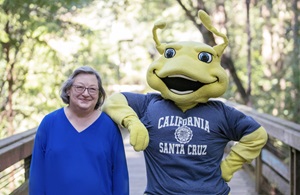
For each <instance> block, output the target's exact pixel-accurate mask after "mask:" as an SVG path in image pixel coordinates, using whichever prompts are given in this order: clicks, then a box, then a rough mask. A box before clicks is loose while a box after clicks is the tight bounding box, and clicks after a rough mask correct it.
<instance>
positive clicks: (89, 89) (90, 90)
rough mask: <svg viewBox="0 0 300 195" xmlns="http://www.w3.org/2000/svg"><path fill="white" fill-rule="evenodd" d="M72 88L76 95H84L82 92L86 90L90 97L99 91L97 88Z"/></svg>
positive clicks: (74, 86) (75, 86)
mask: <svg viewBox="0 0 300 195" xmlns="http://www.w3.org/2000/svg"><path fill="white" fill-rule="evenodd" d="M72 87H73V88H74V90H75V92H77V93H84V91H85V90H87V91H88V93H89V94H90V95H96V94H97V93H98V91H99V89H97V88H94V87H90V88H89V87H84V86H81V85H72Z"/></svg>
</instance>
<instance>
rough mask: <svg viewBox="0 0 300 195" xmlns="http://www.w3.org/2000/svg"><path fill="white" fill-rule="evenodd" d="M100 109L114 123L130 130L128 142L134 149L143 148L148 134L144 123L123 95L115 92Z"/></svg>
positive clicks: (145, 145) (146, 143)
mask: <svg viewBox="0 0 300 195" xmlns="http://www.w3.org/2000/svg"><path fill="white" fill-rule="evenodd" d="M102 110H103V111H104V112H106V113H107V114H108V115H109V116H110V117H111V118H112V119H113V121H114V122H115V123H117V124H118V125H120V126H122V127H125V128H126V129H128V131H129V132H130V144H131V145H132V146H133V148H134V150H135V151H141V150H145V149H146V148H147V146H148V143H149V134H148V131H147V129H146V127H145V126H144V124H143V123H142V122H141V121H140V120H139V118H138V116H137V114H136V113H135V111H134V110H133V109H132V108H131V107H130V106H129V105H128V102H127V100H126V98H125V96H124V95H123V94H121V93H116V94H114V95H112V96H110V97H109V98H108V99H107V101H106V102H105V103H104V105H103V107H102Z"/></svg>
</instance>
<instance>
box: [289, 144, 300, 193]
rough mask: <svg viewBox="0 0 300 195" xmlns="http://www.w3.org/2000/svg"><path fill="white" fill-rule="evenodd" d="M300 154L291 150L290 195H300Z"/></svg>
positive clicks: (293, 149)
mask: <svg viewBox="0 0 300 195" xmlns="http://www.w3.org/2000/svg"><path fill="white" fill-rule="evenodd" d="M299 183H300V152H299V151H298V150H296V149H295V148H292V147H291V149H290V194H291V195H298V194H300V185H299Z"/></svg>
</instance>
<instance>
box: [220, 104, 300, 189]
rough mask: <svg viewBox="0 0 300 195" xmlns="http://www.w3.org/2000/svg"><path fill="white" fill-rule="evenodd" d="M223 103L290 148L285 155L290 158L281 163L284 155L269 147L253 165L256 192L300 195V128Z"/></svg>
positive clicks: (245, 108) (249, 109)
mask: <svg viewBox="0 0 300 195" xmlns="http://www.w3.org/2000/svg"><path fill="white" fill-rule="evenodd" d="M224 102H225V103H226V104H227V105H230V106H233V107H235V108H237V109H238V110H240V111H242V112H244V113H245V114H247V115H249V116H251V117H252V118H254V119H255V120H257V121H258V122H259V123H260V124H261V125H262V126H263V127H264V128H265V129H266V130H267V132H268V135H269V139H276V140H278V141H279V144H282V145H284V146H286V147H287V150H286V151H284V152H286V153H287V154H285V155H286V156H287V158H286V159H285V160H282V158H280V157H279V156H282V155H279V153H277V152H276V150H274V147H272V146H270V144H269V145H268V144H267V145H266V147H264V149H263V151H262V153H261V155H260V156H259V157H258V158H257V159H256V160H255V161H254V162H253V163H252V164H251V165H252V167H253V168H254V169H253V170H254V173H255V182H256V191H257V192H258V193H259V194H261V193H266V194H272V193H270V191H271V190H277V191H279V192H280V193H281V194H284V195H286V194H289V195H299V194H300V124H296V123H293V122H290V121H287V120H283V119H280V118H277V117H274V116H271V115H268V114H263V113H259V112H257V111H256V110H253V109H251V108H249V107H247V106H244V105H239V104H236V103H233V102H229V101H226V100H224ZM273 194H274V193H273ZM275 194H276V193H275Z"/></svg>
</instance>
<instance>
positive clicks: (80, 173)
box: [29, 66, 129, 195]
mask: <svg viewBox="0 0 300 195" xmlns="http://www.w3.org/2000/svg"><path fill="white" fill-rule="evenodd" d="M61 98H62V100H63V102H64V103H66V104H67V106H66V107H63V108H60V109H58V110H55V111H54V112H51V113H50V114H48V115H46V116H45V117H44V119H43V120H42V122H41V124H40V125H39V127H38V130H37V134H36V138H35V143H34V148H33V153H32V160H31V167H30V178H29V194H30V195H43V194H46V195H77V194H78V195H83V194H84V195H102V194H103V195H104V194H105V195H128V194H129V181H128V170H127V163H126V158H125V152H124V145H123V141H122V136H121V134H120V131H119V129H118V127H117V126H116V124H115V123H114V122H113V121H112V120H111V118H110V117H108V115H106V114H105V113H103V112H101V110H100V109H99V108H100V106H101V105H102V104H103V102H104V99H105V91H104V89H103V87H102V82H101V78H100V76H99V74H98V73H97V72H96V71H95V70H94V69H92V68H90V67H88V66H82V67H80V68H78V69H76V70H75V71H74V72H73V74H72V75H71V76H70V77H69V79H68V80H67V81H66V82H65V83H64V84H63V85H62V89H61Z"/></svg>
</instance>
